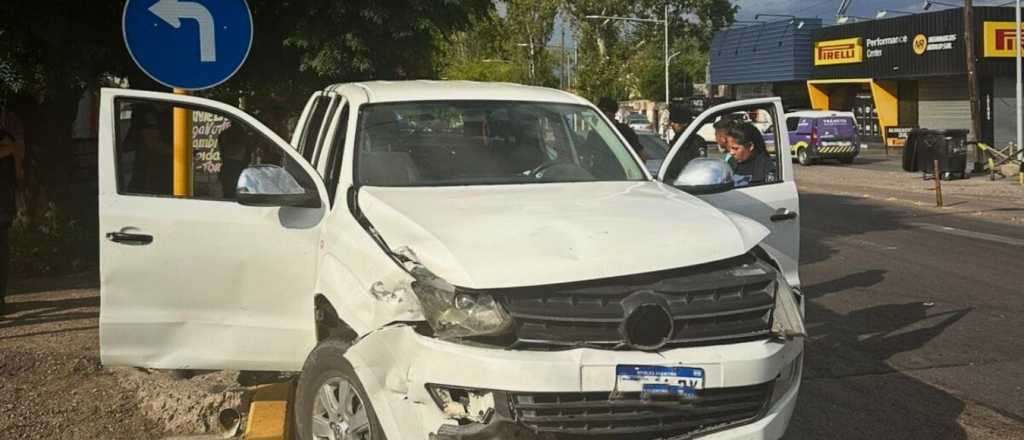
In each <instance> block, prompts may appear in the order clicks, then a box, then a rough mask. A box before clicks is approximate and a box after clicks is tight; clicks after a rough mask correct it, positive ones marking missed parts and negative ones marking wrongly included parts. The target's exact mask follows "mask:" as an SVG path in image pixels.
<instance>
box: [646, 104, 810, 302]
mask: <svg viewBox="0 0 1024 440" xmlns="http://www.w3.org/2000/svg"><path fill="white" fill-rule="evenodd" d="M783 116H784V113H783V108H782V100H780V99H779V98H764V99H751V100H744V101H736V102H730V103H727V104H722V105H719V106H716V107H712V108H711V109H709V110H707V111H705V112H704V113H702V114H701V115H700V116H698V117H697V119H695V120H694V121H693V123H692V124H690V125H689V126H688V127H687V128H686V130H685V131H684V133H683V136H681V137H680V138H679V140H678V141H677V142H676V143H675V145H672V146H671V150H670V151H669V153H668V156H667V157H666V158H665V161H664V163H663V164H662V167H661V169H660V170H659V172H658V180H660V181H662V182H665V183H667V184H669V185H671V184H673V182H674V181H675V180H676V177H678V176H679V173H680V171H682V170H683V168H684V167H685V165H686V164H685V163H684V162H685V161H686V160H688V158H689V157H693V155H692V154H686V152H683V151H681V150H683V149H684V148H692V146H694V145H703V144H707V145H708V148H707V150H708V152H709V154H708V155H709V157H714V156H715V154H714V152H717V151H718V150H719V148H718V146H717V145H716V144H715V139H713V138H701V134H700V133H701V132H703V133H705V134H707V133H714V132H715V130H714V129H713V128H710V127H707V126H708V125H710V124H714V123H715V122H718V121H720V120H722V119H724V118H730V119H733V120H735V121H737V122H738V123H744V124H751V125H753V126H754V127H756V128H757V129H758V131H759V132H760V133H762V135H763V136H764V138H765V139H764V140H765V143H766V147H767V152H768V154H769V155H770V156H771V157H772V158H773V159H774V166H775V171H774V172H775V174H774V176H773V179H772V180H771V181H770V182H767V183H764V184H759V185H750V186H742V187H736V188H734V189H732V190H729V191H726V192H721V193H717V194H707V195H698V197H700V198H701V199H703V200H704V201H706V202H708V203H710V204H711V205H714V206H715V207H717V208H719V209H723V210H727V211H732V212H735V213H738V214H741V215H744V216H746V217H749V218H751V219H753V220H755V221H757V222H759V223H761V224H762V225H764V226H765V227H766V228H768V229H769V230H770V231H771V234H770V235H769V236H768V237H767V238H766V239H765V241H764V242H763V243H762V247H763V248H764V249H765V251H767V252H768V254H769V255H770V256H771V257H772V258H774V259H775V261H776V262H778V264H779V265H780V266H781V269H782V271H783V273H784V274H785V276H786V279H787V281H789V283H790V284H791V285H792V286H795V287H799V286H800V275H799V272H798V265H799V261H800V219H799V218H798V216H799V213H800V203H799V197H798V195H797V188H796V181H795V180H794V176H793V163H792V158H791V153H790V150H789V137H788V136H787V134H786V130H785V128H786V127H785V125H784V119H783ZM702 128H704V130H701V129H702ZM710 136H711V135H709V137H710ZM697 138H701V139H697ZM684 146H685V147H684Z"/></svg>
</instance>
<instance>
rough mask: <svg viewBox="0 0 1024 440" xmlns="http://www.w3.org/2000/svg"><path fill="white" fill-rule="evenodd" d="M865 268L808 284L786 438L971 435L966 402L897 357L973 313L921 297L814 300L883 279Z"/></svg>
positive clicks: (946, 436) (925, 437) (882, 437)
mask: <svg viewBox="0 0 1024 440" xmlns="http://www.w3.org/2000/svg"><path fill="white" fill-rule="evenodd" d="M878 272H879V271H865V272H860V273H855V274H851V275H846V276H843V277H840V278H838V279H836V280H832V281H828V282H825V283H821V284H817V285H813V286H808V287H807V288H806V289H805V291H806V292H807V293H808V299H809V301H808V304H807V316H808V318H809V319H808V324H809V328H810V333H811V338H810V339H809V340H808V341H807V345H806V349H807V355H806V360H805V364H804V381H803V385H802V388H801V391H800V398H799V401H798V405H797V410H796V412H795V414H794V419H793V422H792V423H791V425H790V430H789V434H788V435H787V437H786V438H787V439H790V440H792V439H822V438H833V439H888V438H914V439H917V438H921V439H933V438H942V439H953V440H956V439H966V438H967V434H966V432H965V431H964V429H963V427H961V426H960V424H959V423H958V419H959V418H960V416H961V414H962V413H963V411H964V408H965V404H964V403H963V401H961V400H960V399H959V398H957V397H955V396H953V395H951V394H949V393H948V392H946V391H944V390H942V389H939V388H937V387H934V386H932V385H929V384H927V383H925V382H922V381H921V380H918V379H917V378H914V377H912V376H910V375H907V374H905V373H904V372H901V371H899V370H897V369H896V368H893V367H892V366H891V365H890V364H889V362H888V360H889V359H890V358H892V357H893V356H894V355H897V354H900V353H905V352H908V351H912V350H915V349H917V348H920V347H922V346H924V345H925V344H926V343H927V342H928V341H930V340H932V339H934V338H935V337H937V336H939V335H940V334H942V332H943V331H945V330H946V329H948V328H949V327H951V326H953V325H954V324H956V323H957V322H958V321H959V320H960V319H962V318H963V317H965V316H966V315H967V314H968V313H970V311H971V310H970V309H963V310H953V311H945V312H930V311H931V310H933V309H932V308H930V307H928V306H927V305H925V304H922V303H906V304H883V305H879V306H874V307H869V308H865V309H859V310H854V311H852V312H850V313H847V314H841V313H836V312H833V311H831V310H829V309H827V308H825V307H822V306H818V305H816V304H815V303H814V302H813V301H810V299H812V298H815V297H821V296H824V295H829V294H839V293H842V292H843V291H845V290H847V289H849V288H855V287H865V286H871V285H874V284H878V283H880V282H881V278H880V277H881V274H879V273H878Z"/></svg>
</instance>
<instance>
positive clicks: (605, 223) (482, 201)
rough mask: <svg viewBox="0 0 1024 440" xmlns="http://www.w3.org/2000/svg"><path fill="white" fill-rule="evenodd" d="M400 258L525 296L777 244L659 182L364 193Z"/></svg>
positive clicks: (467, 283)
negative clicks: (537, 289) (536, 288)
mask: <svg viewBox="0 0 1024 440" xmlns="http://www.w3.org/2000/svg"><path fill="white" fill-rule="evenodd" d="M359 206H360V208H361V209H362V211H363V213H364V214H365V215H366V217H367V218H368V219H369V221H370V223H371V224H373V226H374V228H376V230H377V232H378V233H379V234H380V236H381V237H382V238H383V239H384V241H385V242H386V243H387V245H388V246H389V247H390V248H391V249H399V248H403V247H408V248H409V249H411V250H412V251H413V252H414V253H415V255H416V256H417V258H418V259H419V261H420V263H422V264H423V265H424V266H425V267H427V268H428V269H430V270H431V271H432V272H433V273H435V274H436V275H438V276H440V277H442V278H444V279H445V280H447V281H448V282H450V283H451V284H453V285H456V286H462V287H466V288H475V289H494V288H505V287H522V286H533V285H544V284H557V283H565V282H574V281H583V280H591V279H600V278H609V277H615V276H622V275H631V274H637V273H645V272H654V271H659V270H666V269H674V268H679V267H685V266H691V265H696V264H701V263H707V262H711V261H717V260H722V259H726V258H730V257H734V256H737V255H740V254H742V253H744V252H746V251H748V250H750V249H751V248H752V247H754V246H755V245H756V244H757V243H759V242H760V241H761V240H763V239H764V237H765V236H767V235H768V229H766V228H765V227H764V226H762V225H760V224H758V223H757V222H755V221H753V220H750V219H748V218H746V217H743V216H740V215H737V214H732V213H729V212H725V211H720V210H718V209H716V208H714V207H712V206H710V205H708V204H707V203H705V202H703V201H701V200H700V199H698V198H696V197H693V196H691V195H689V194H685V193H682V192H680V191H676V190H675V189H673V188H671V187H668V186H665V185H663V184H660V183H656V182H594V183H566V184H535V185H501V186H473V187H431V188H382V187H363V188H362V189H361V190H360V192H359Z"/></svg>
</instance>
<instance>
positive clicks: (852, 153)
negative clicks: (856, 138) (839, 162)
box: [808, 142, 860, 159]
mask: <svg viewBox="0 0 1024 440" xmlns="http://www.w3.org/2000/svg"><path fill="white" fill-rule="evenodd" d="M858 154H860V145H859V144H858V143H856V142H837V143H835V144H830V145H824V144H823V145H819V146H816V147H814V148H811V149H810V150H809V151H808V156H810V157H811V158H812V159H841V158H848V157H857V155H858Z"/></svg>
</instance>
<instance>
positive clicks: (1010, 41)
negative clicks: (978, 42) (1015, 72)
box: [985, 21, 1017, 58]
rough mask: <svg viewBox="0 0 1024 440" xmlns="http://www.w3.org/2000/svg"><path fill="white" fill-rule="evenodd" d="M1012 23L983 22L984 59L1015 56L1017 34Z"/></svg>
mask: <svg viewBox="0 0 1024 440" xmlns="http://www.w3.org/2000/svg"><path fill="white" fill-rule="evenodd" d="M1013 27H1014V22H1012V21H986V22H985V57H988V58H1005V57H1009V58H1013V57H1015V56H1017V45H1016V44H1014V41H1015V40H1016V39H1017V32H1016V31H1015V30H1014V29H1013Z"/></svg>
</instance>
